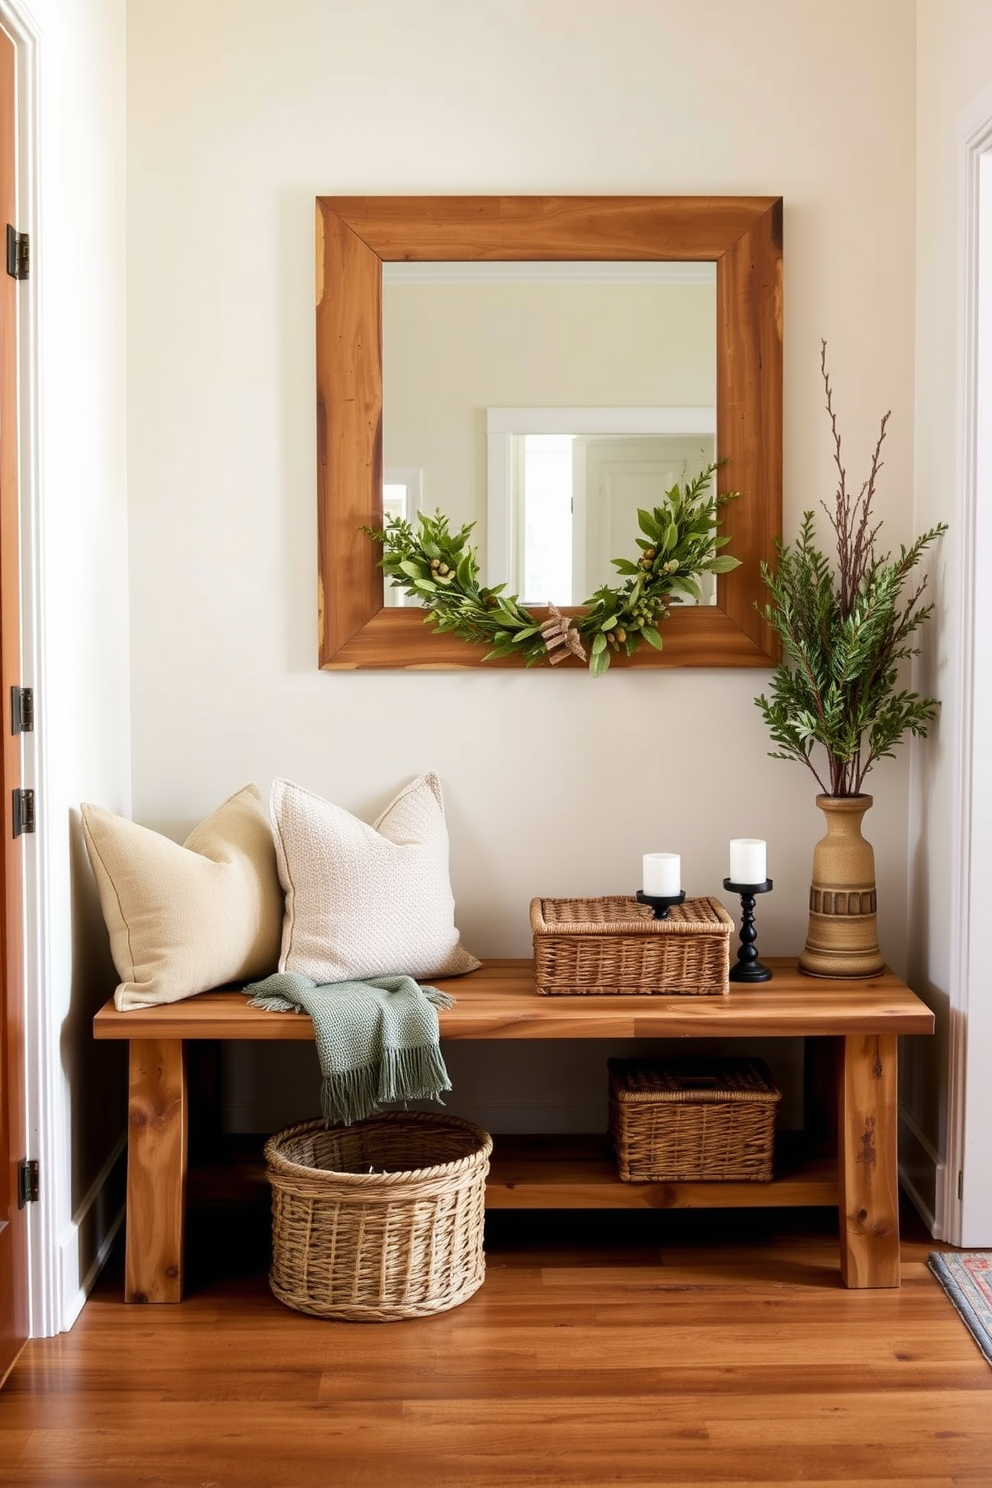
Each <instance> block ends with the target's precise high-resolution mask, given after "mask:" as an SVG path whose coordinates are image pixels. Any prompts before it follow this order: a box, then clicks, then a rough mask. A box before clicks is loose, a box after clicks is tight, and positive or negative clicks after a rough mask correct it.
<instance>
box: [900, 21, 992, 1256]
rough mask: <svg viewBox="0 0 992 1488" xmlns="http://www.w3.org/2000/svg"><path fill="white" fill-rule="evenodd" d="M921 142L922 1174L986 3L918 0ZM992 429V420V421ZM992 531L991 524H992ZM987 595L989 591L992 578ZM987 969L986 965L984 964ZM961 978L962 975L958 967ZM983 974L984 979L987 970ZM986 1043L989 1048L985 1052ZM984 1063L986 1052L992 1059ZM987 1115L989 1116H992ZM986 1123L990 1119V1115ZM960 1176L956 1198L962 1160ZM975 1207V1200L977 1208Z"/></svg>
mask: <svg viewBox="0 0 992 1488" xmlns="http://www.w3.org/2000/svg"><path fill="white" fill-rule="evenodd" d="M918 27H919V31H918V58H919V61H918V133H917V152H918V155H917V160H918V175H917V190H918V205H917V221H916V245H917V350H916V369H917V370H916V380H917V390H916V406H917V428H916V447H915V508H916V516H915V521H916V524H917V526H918V527H921V528H922V527H924V526H928V525H930V524H931V523H932V522H934V521H935V520H937V519H938V518H941V517H943V518H945V519H947V520H949V521H950V522H951V524H952V525H951V530H950V532H949V533H948V535H947V538H946V539H945V541H944V544H943V554H942V558H943V562H942V573H941V577H940V592H941V593H942V594H943V595H944V597H945V604H944V606H943V609H942V613H941V615H940V617H939V619H938V622H937V624H936V625H935V626H934V628H933V632H932V634H931V635H930V636H929V637H928V644H927V647H926V652H925V656H924V658H923V665H922V667H921V677H922V680H923V683H924V685H925V686H926V687H927V689H928V690H930V689H932V690H934V691H936V692H937V693H938V694H939V695H940V696H941V697H942V698H943V699H944V709H943V711H944V721H943V724H942V727H941V729H940V730H939V731H938V734H937V737H936V738H935V740H934V741H933V744H932V745H928V746H927V747H925V748H924V749H921V750H920V751H918V755H917V759H916V762H915V763H916V769H915V773H914V788H913V792H912V800H913V803H914V811H913V819H912V836H911V845H910V861H911V865H912V878H911V909H912V924H913V927H914V928H913V933H912V935H911V937H910V942H909V967H910V971H911V974H912V977H913V981H914V985H916V986H917V987H918V988H919V990H920V991H921V992H922V993H923V994H924V995H925V996H926V997H927V998H928V1000H929V1001H930V1003H931V1005H932V1006H933V1007H934V1009H935V1011H936V1013H937V1017H938V1038H937V1039H936V1040H934V1041H932V1042H931V1041H928V1042H927V1043H926V1044H922V1043H921V1042H914V1044H913V1047H912V1049H911V1051H910V1057H909V1059H908V1060H907V1061H906V1077H907V1079H906V1099H907V1101H908V1102H909V1103H910V1104H911V1105H912V1107H913V1109H914V1110H915V1111H917V1112H918V1113H919V1120H920V1125H921V1130H922V1134H923V1137H924V1139H925V1144H926V1146H924V1149H923V1150H922V1151H921V1168H922V1169H924V1170H925V1168H926V1166H927V1159H928V1158H929V1157H930V1156H931V1155H932V1153H931V1151H929V1150H927V1147H929V1148H930V1149H932V1150H935V1151H936V1153H937V1155H938V1156H939V1157H940V1158H943V1157H944V1155H945V1152H946V1150H947V1140H948V1131H947V1099H948V1084H947V1065H948V1059H949V1050H950V1046H951V1044H952V1043H953V1042H954V1032H955V1030H954V1028H953V1024H954V1021H955V1020H956V1019H957V1018H958V1017H960V1012H959V1011H958V1009H959V1006H960V993H961V988H960V986H958V987H955V986H954V985H953V977H954V974H955V947H954V936H955V932H956V931H957V930H958V928H959V926H960V924H961V921H960V918H959V906H958V904H957V903H956V902H955V899H954V888H955V869H956V866H957V862H956V860H957V854H958V848H959V843H960V840H961V835H962V832H964V831H965V830H966V824H965V823H963V822H962V821H961V820H960V818H959V811H958V801H957V798H956V793H955V792H956V785H957V773H956V772H957V765H958V751H959V749H960V747H961V740H962V735H961V728H962V720H963V717H964V712H965V708H966V705H967V699H966V698H965V697H964V696H963V695H962V690H961V682H962V677H961V670H960V667H961V661H962V656H963V653H964V650H965V647H966V644H967V641H968V637H967V636H966V634H965V632H964V629H963V626H964V624H965V622H966V616H965V613H964V602H963V595H964V582H963V579H964V572H965V566H966V564H967V562H968V561H969V560H970V558H971V556H972V555H971V553H970V552H969V551H968V547H967V543H968V532H967V528H966V512H965V509H964V506H963V504H962V499H963V489H962V480H963V470H962V466H961V457H962V446H961V400H962V382H961V373H962V359H963V350H962V317H961V293H962V282H963V271H964V258H963V234H962V218H961V188H962V181H961V171H962V160H963V154H964V135H965V125H966V122H967V121H969V120H970V122H971V124H972V126H974V125H977V123H978V120H977V118H974V117H973V115H974V109H975V105H976V102H977V100H978V99H979V97H980V95H982V94H985V95H986V114H992V93H990V91H989V90H992V9H990V7H989V6H988V5H987V4H986V3H984V0H918ZM986 417H987V413H986ZM983 518H984V520H986V521H987V514H985V513H983ZM978 585H979V587H980V588H981V589H985V588H987V579H986V578H985V577H984V574H983V573H979V575H978ZM985 654H986V653H984V652H983V653H980V655H979V658H978V664H977V668H976V677H977V680H978V683H979V692H978V695H977V696H976V698H975V708H976V718H977V719H979V720H982V719H984V720H985V722H986V724H987V722H988V718H989V714H988V707H989V699H988V690H987V685H983V676H984V678H985V679H986V682H987V677H988V672H987V665H988V664H987V661H985V659H984V656H985ZM986 758H987V746H984V747H983V745H982V744H980V745H979V749H978V752H977V753H976V756H975V769H976V772H977V781H976V799H978V800H979V801H983V802H984V805H985V821H984V829H983V830H980V832H979V835H978V836H977V837H976V839H975V843H974V851H975V854H976V857H975V866H974V871H975V882H974V889H975V893H976V896H977V897H976V905H977V907H978V908H977V914H978V916H979V918H981V917H982V916H983V915H984V913H985V909H984V906H986V905H987V903H988V895H989V893H990V892H992V878H990V876H989V871H988V866H987V864H988V858H989V852H990V849H992V821H990V820H989V818H988V800H989V794H988V784H987V776H988V771H987V766H986ZM978 825H979V826H980V823H979V824H978ZM982 960H983V962H984V954H983V956H982ZM958 969H959V971H960V968H958ZM979 970H981V968H979ZM984 983H985V978H984V976H980V977H979V978H978V980H977V981H976V983H975V985H974V986H973V989H972V996H973V998H976V997H977V1004H976V1005H972V1006H971V1007H970V1008H969V1022H970V1023H971V1030H970V1032H969V1041H970V1043H971V1045H972V1052H971V1058H970V1060H969V1062H971V1060H972V1059H973V1060H974V1065H973V1068H974V1069H975V1070H976V1072H978V1073H979V1079H978V1080H973V1081H972V1082H971V1085H972V1087H973V1088H972V1089H971V1091H970V1092H969V1099H970V1100H978V1099H979V1091H978V1089H977V1086H978V1085H979V1084H982V1083H984V1082H983V1081H982V1080H981V1075H980V1072H981V1071H982V1070H983V1069H984V1068H986V1067H987V1057H985V1056H987V1050H988V1046H989V1040H990V1038H992V1004H990V1002H989V999H988V997H987V994H986V993H985V986H984ZM976 1045H977V1046H976ZM983 1051H984V1053H983ZM986 1113H987V1108H986ZM976 1114H977V1108H976ZM970 1143H971V1144H973V1146H972V1148H971V1151H972V1154H973V1157H974V1158H975V1159H977V1168H978V1169H979V1170H981V1171H980V1172H978V1171H976V1170H975V1164H973V1163H971V1162H970V1161H969V1166H968V1167H967V1168H966V1172H965V1183H966V1186H967V1184H968V1183H969V1182H971V1183H973V1184H975V1183H978V1182H980V1181H982V1179H984V1187H983V1193H984V1199H983V1201H982V1204H981V1206H980V1207H982V1208H983V1210H984V1215H985V1218H984V1221H983V1223H984V1229H983V1231H982V1232H981V1233H980V1234H977V1235H972V1237H971V1239H970V1240H969V1241H966V1242H965V1243H971V1244H980V1245H989V1244H992V1232H990V1231H989V1223H990V1221H989V1218H988V1216H989V1215H992V1169H990V1167H989V1163H988V1159H987V1156H983V1154H984V1153H986V1151H987V1146H988V1143H987V1124H984V1123H983V1125H982V1127H981V1128H980V1129H975V1130H974V1131H973V1132H972V1134H971V1138H970ZM951 1155H952V1156H953V1157H955V1167H954V1171H953V1172H952V1173H951V1174H950V1175H949V1183H950V1186H951V1189H952V1190H953V1189H954V1188H956V1181H957V1161H958V1160H960V1159H962V1158H963V1154H961V1153H957V1154H954V1153H952V1154H951ZM972 1205H973V1207H974V1201H973V1200H972Z"/></svg>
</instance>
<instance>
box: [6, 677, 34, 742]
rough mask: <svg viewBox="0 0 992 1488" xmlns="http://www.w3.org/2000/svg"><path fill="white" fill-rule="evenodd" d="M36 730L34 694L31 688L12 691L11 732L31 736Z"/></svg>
mask: <svg viewBox="0 0 992 1488" xmlns="http://www.w3.org/2000/svg"><path fill="white" fill-rule="evenodd" d="M33 729H34V692H33V691H32V689H31V688H30V687H12V688H11V689H10V732H11V733H12V734H30V733H31V732H32V730H33Z"/></svg>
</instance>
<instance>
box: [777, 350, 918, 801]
mask: <svg viewBox="0 0 992 1488" xmlns="http://www.w3.org/2000/svg"><path fill="white" fill-rule="evenodd" d="M820 371H821V375H822V378H823V384H824V389H825V392H826V407H827V413H828V415H829V418H830V426H831V431H832V435H833V458H834V464H835V466H836V468H837V477H838V483H837V490H836V494H835V496H834V503H833V508H832V509H831V508H830V507H828V506H827V505H826V503H825V502H824V503H821V504H822V505H823V509H824V511H825V512H826V514H827V518H828V520H829V523H830V526H831V527H832V528H833V532H834V538H835V553H834V557H833V561H831V559H830V558H828V556H827V554H825V553H824V552H823V551H822V549H821V548H819V547H818V546H817V543H816V536H815V531H814V514H813V512H812V511H807V512H806V513H805V514H804V516H803V520H802V523H801V525H800V528H799V536H798V537H797V538H796V540H795V542H794V543H791V544H788V545H784V544H781V543H780V544H779V547H778V562H777V564H776V566H775V568H774V569H772V568H770V567H769V566H768V565H767V564H762V566H761V573H762V577H763V579H764V581H765V584H766V586H767V588H768V591H769V594H770V596H771V603H770V604H768V605H766V606H765V607H764V610H763V614H764V616H765V618H766V620H767V621H768V623H769V624H770V625H771V626H772V627H773V628H774V630H775V632H776V634H777V635H778V637H779V639H780V640H781V642H782V651H783V656H782V660H781V662H780V663H779V665H778V667H777V668H776V670H775V672H774V674H773V676H772V680H771V691H770V696H768V697H766V696H765V694H764V693H762V694H761V696H760V697H757V698H755V700H754V701H755V703H756V704H757V706H758V707H759V708H760V710H761V713H762V715H763V717H764V720H765V723H766V724H767V726H768V730H769V733H770V734H771V738H772V741H773V743H775V744H776V745H778V748H777V749H776V750H775V751H773V752H772V758H773V759H794V760H799V761H800V762H801V763H802V764H804V765H805V766H806V767H807V769H809V770H810V771H811V772H812V774H813V775H814V777H815V778H816V781H817V783H818V785H819V787H820V789H821V791H823V792H824V794H825V795H830V796H856V795H860V793H861V790H862V787H863V785H864V779H865V776H866V775H867V773H868V771H869V770H870V769H871V768H872V766H873V765H875V764H876V762H877V761H878V760H880V759H883V758H886V757H891V756H892V754H893V752H894V750H895V747H896V745H897V744H898V743H899V742H900V740H901V739H902V738H903V737H904V735H905V734H907V733H910V734H916V735H920V736H921V737H925V736H926V732H927V724H928V723H929V722H930V720H931V719H932V718H933V717H934V716H935V714H936V712H937V708H938V702H937V699H936V698H929V697H922V696H921V695H920V694H919V693H918V692H913V691H911V690H910V689H908V688H904V687H901V686H900V685H899V682H900V674H901V668H902V664H903V663H904V662H905V661H907V660H908V659H909V658H910V657H912V656H917V655H918V654H919V647H918V646H916V645H914V644H912V642H911V637H912V636H913V634H914V632H915V631H916V630H918V629H919V627H920V626H921V625H922V624H923V623H924V621H925V620H927V619H929V617H930V615H931V614H932V613H933V608H934V607H933V604H932V603H927V604H924V603H923V602H922V598H923V593H924V590H925V589H926V584H927V580H926V576H925V575H924V576H923V577H922V578H920V579H919V580H918V581H915V582H914V583H913V584H912V585H910V586H909V588H908V591H907V585H909V581H910V575H911V574H912V571H913V570H914V569H915V568H916V566H917V565H918V563H919V562H920V560H921V559H922V558H923V556H924V553H925V552H926V550H927V548H928V547H929V546H930V544H931V543H932V542H934V541H935V540H936V539H937V538H938V537H940V536H942V534H943V533H944V532H946V530H947V524H946V523H945V522H939V523H938V524H937V525H936V527H931V528H930V529H929V531H927V532H924V533H922V534H921V535H920V536H919V537H918V538H917V539H916V540H915V542H913V543H911V544H910V545H909V547H900V549H899V552H898V553H897V554H896V555H894V556H893V555H892V554H890V553H886V554H884V555H883V554H879V553H877V552H876V546H875V544H876V539H877V537H878V533H879V529H880V526H881V523H880V522H876V521H875V519H874V516H873V513H872V502H873V500H874V496H875V490H876V485H877V481H878V474H879V471H880V470H881V468H882V458H881V455H882V445H883V443H884V441H885V430H886V425H887V423H888V420H889V414H888V413H886V414H885V415H884V417H883V418H882V421H881V426H880V428H879V432H878V438H877V440H876V443H875V448H874V452H873V454H872V458H871V465H870V467H869V472H868V478H867V480H866V481H865V482H864V484H863V485H862V487H861V489H860V492H859V493H858V495H857V496H854V495H853V494H852V493H851V492H850V491H849V490H848V486H847V473H846V471H845V468H844V463H843V460H842V458H841V441H840V434H839V432H838V428H837V417H836V414H835V412H834V406H833V393H832V390H831V386H830V378H829V375H828V373H827V367H826V343H825V342H823V343H821V351H820ZM816 745H820V746H821V747H822V749H823V751H824V752H825V755H826V772H825V773H826V778H824V775H823V774H821V772H820V770H819V769H818V768H817V765H816V764H815V763H814V753H813V752H814V747H815V746H816Z"/></svg>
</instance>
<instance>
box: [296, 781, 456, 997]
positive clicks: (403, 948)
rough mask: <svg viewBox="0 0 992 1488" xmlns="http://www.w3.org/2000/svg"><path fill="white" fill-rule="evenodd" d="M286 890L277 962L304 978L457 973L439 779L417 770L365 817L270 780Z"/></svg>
mask: <svg viewBox="0 0 992 1488" xmlns="http://www.w3.org/2000/svg"><path fill="white" fill-rule="evenodd" d="M271 808H272V823H273V829H274V833H275V842H276V859H277V862H278V865H279V877H280V879H281V881H282V886H283V889H284V890H285V894H286V917H285V921H284V924H283V935H282V956H281V958H280V961H279V970H280V971H294V972H299V973H302V975H304V976H308V977H310V978H311V979H312V980H313V981H315V982H317V983H318V984H319V983H324V982H342V981H348V980H350V979H355V980H360V979H361V978H363V977H375V976H396V975H406V976H412V977H416V978H418V979H420V978H425V977H441V976H460V975H461V974H462V973H463V972H466V971H474V970H475V968H476V967H477V966H478V965H479V964H480V963H479V962H478V961H477V960H476V958H475V957H474V956H472V955H470V954H469V952H468V951H466V950H465V949H464V948H463V946H462V944H461V941H460V939H459V935H458V931H457V929H456V928H455V901H454V898H453V897H452V893H451V884H450V881H449V878H448V831H447V827H446V826H445V821H444V803H443V801H442V798H441V783H440V781H439V780H438V778H437V776H436V775H421V776H418V778H417V779H416V780H414V781H412V782H411V783H410V784H409V785H408V786H407V787H406V789H405V790H402V791H400V793H399V795H398V796H397V797H396V799H395V800H394V801H391V802H390V804H389V805H388V806H387V807H386V809H385V811H384V812H383V813H382V815H381V816H380V817H379V818H378V820H377V821H375V822H374V823H373V824H372V826H369V825H368V823H367V822H363V821H360V820H359V819H358V818H357V817H355V816H352V815H351V813H350V812H348V811H345V810H343V809H342V807H340V806H335V805H333V804H332V803H331V802H330V801H325V800H323V799H322V798H321V797H320V796H315V795H314V794H313V793H312V792H311V791H308V790H304V789H303V787H302V786H299V785H294V784H293V783H292V781H289V780H277V781H275V782H274V784H273V786H272V795H271Z"/></svg>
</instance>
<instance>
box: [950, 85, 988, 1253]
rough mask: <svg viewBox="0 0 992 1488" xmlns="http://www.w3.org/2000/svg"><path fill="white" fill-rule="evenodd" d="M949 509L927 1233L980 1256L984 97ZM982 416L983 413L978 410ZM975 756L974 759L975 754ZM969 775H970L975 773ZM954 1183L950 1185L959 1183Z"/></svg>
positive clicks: (979, 108) (964, 170)
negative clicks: (946, 868)
mask: <svg viewBox="0 0 992 1488" xmlns="http://www.w3.org/2000/svg"><path fill="white" fill-rule="evenodd" d="M960 138H961V156H960V161H961V167H960V168H961V192H960V195H961V211H960V222H961V239H960V240H961V266H962V268H961V274H960V294H959V310H958V314H959V325H960V344H961V354H960V355H961V360H960V369H961V370H960V377H959V449H960V462H959V469H960V472H961V481H960V489H961V499H960V508H959V521H960V547H961V552H962V560H963V561H962V565H961V572H960V575H959V578H960V586H959V587H960V596H959V601H958V603H959V611H958V615H959V632H958V637H959V663H958V670H959V689H960V692H959V696H960V715H959V720H958V722H959V728H960V736H959V738H958V741H957V742H958V750H957V761H958V762H957V771H956V779H955V790H954V796H953V809H954V814H955V819H956V822H957V826H958V833H957V852H956V854H955V856H954V859H953V862H952V886H951V889H952V895H951V913H952V916H953V926H952V931H953V933H952V938H951V964H950V989H949V990H950V1027H949V1029H948V1052H949V1059H948V1071H947V1081H948V1083H947V1155H946V1168H945V1171H946V1175H947V1180H948V1181H946V1182H945V1183H944V1185H943V1196H942V1198H943V1201H942V1203H940V1204H939V1205H938V1208H939V1211H940V1212H939V1213H938V1216H937V1217H938V1222H939V1225H940V1228H939V1231H938V1233H939V1234H940V1235H941V1236H942V1237H943V1238H945V1239H947V1240H949V1241H950V1242H951V1244H954V1245H960V1246H988V1245H990V1244H992V1150H990V1147H989V1144H988V1140H987V1133H988V1129H989V1122H990V1119H992V1092H990V1086H989V1080H988V1053H989V1050H990V1049H992V995H990V993H989V989H988V939H987V934H986V925H987V920H988V905H989V903H990V896H992V865H990V863H989V856H990V853H992V779H989V772H988V770H987V768H986V769H984V770H983V769H982V768H981V766H982V764H983V760H984V758H987V750H988V739H989V737H990V732H989V731H990V729H992V596H990V594H989V587H988V583H987V580H986V582H985V583H984V584H980V583H979V582H978V576H979V575H987V574H988V571H989V565H990V564H992V520H990V518H992V406H990V405H992V88H990V89H987V90H986V91H985V92H984V93H983V94H982V95H981V96H980V97H979V98H978V99H977V100H976V101H975V103H974V104H973V105H972V107H971V109H969V110H968V113H967V115H966V116H965V118H964V119H963V121H962V127H961V132H960ZM983 404H984V406H983ZM983 744H984V749H983V748H982V747H981V746H982V745H983ZM976 764H977V765H978V766H979V768H978V769H977V770H976ZM959 1175H961V1176H960V1179H959Z"/></svg>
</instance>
